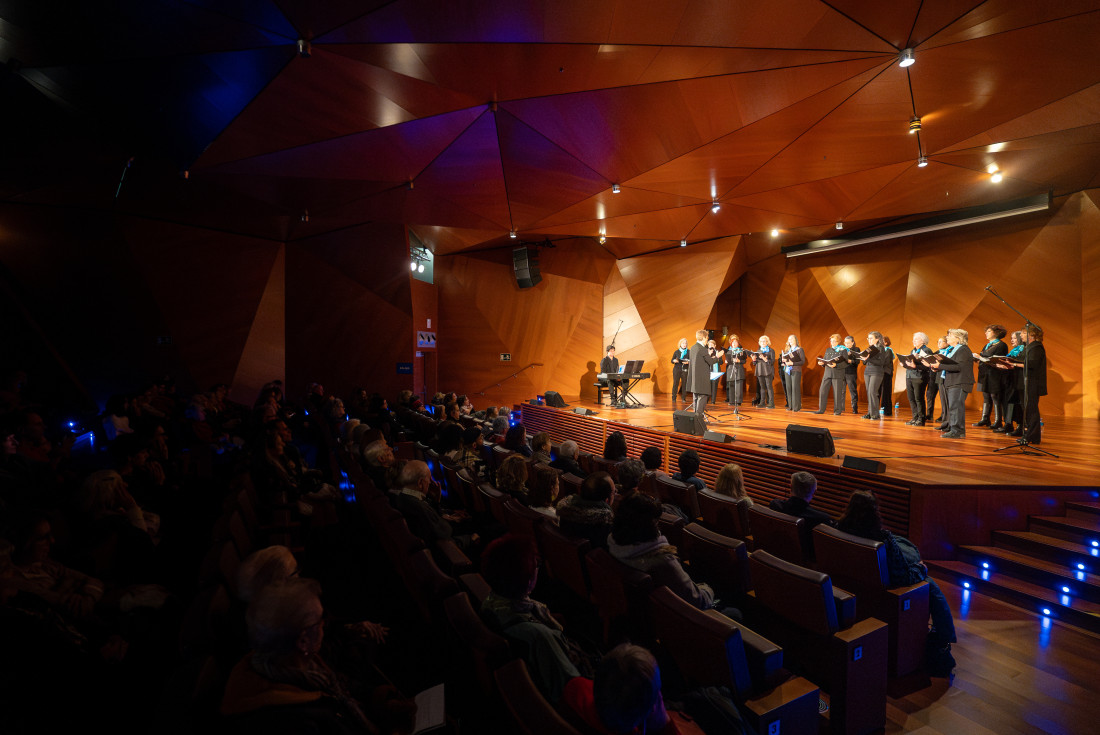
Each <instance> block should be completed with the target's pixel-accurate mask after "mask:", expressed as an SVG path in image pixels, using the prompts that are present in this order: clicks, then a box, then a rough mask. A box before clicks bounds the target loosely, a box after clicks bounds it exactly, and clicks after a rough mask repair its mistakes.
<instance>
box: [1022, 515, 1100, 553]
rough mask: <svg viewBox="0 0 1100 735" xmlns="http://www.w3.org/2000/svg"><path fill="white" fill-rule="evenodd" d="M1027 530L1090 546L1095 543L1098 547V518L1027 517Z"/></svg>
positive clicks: (1099, 535) (1099, 545) (1099, 539)
mask: <svg viewBox="0 0 1100 735" xmlns="http://www.w3.org/2000/svg"><path fill="white" fill-rule="evenodd" d="M1027 527H1028V530H1030V531H1035V532H1036V533H1045V534H1047V535H1050V536H1057V537H1058V538H1060V539H1065V540H1066V541H1073V542H1075V543H1078V544H1083V545H1085V546H1091V545H1092V542H1093V541H1095V542H1096V543H1097V546H1098V547H1100V516H1097V517H1095V518H1070V517H1067V516H1029V517H1028V523H1027Z"/></svg>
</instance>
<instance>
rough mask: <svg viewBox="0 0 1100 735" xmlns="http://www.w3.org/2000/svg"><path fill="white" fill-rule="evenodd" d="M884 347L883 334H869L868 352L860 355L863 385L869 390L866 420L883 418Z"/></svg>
mask: <svg viewBox="0 0 1100 735" xmlns="http://www.w3.org/2000/svg"><path fill="white" fill-rule="evenodd" d="M883 347H884V345H883V344H882V334H881V333H880V332H870V333H868V334H867V350H866V351H865V352H861V353H859V359H860V360H861V361H862V362H863V383H864V386H865V387H866V388H867V413H866V414H864V416H863V418H865V419H871V420H874V419H879V418H882V416H881V414H880V413H879V411H880V410H881V408H880V407H881V405H882V379H883V376H884V375H885V374H886V351H885V350H884V349H883ZM872 348H873V349H872Z"/></svg>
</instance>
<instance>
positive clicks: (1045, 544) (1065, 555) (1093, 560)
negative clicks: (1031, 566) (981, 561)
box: [992, 531, 1100, 572]
mask: <svg viewBox="0 0 1100 735" xmlns="http://www.w3.org/2000/svg"><path fill="white" fill-rule="evenodd" d="M992 538H993V545H994V546H998V547H1000V548H1002V549H1011V550H1013V551H1018V552H1020V553H1022V554H1027V555H1029V556H1035V557H1038V558H1040V559H1044V560H1046V561H1051V562H1055V563H1058V564H1064V565H1065V566H1067V567H1073V568H1074V569H1075V570H1078V569H1079V570H1081V571H1085V572H1095V571H1100V549H1095V551H1096V552H1097V555H1094V554H1093V553H1092V552H1093V551H1094V549H1093V548H1092V547H1087V546H1085V545H1084V544H1076V543H1073V542H1072V541H1066V540H1065V539H1060V538H1055V537H1054V536H1048V535H1046V534H1043V533H1036V532H1034V531H994V532H993V534H992ZM1078 565H1082V566H1080V567H1079V566H1078Z"/></svg>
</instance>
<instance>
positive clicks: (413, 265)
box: [409, 260, 419, 271]
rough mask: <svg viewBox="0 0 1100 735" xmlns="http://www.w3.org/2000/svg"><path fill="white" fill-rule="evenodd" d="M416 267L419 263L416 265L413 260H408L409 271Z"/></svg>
mask: <svg viewBox="0 0 1100 735" xmlns="http://www.w3.org/2000/svg"><path fill="white" fill-rule="evenodd" d="M417 265H419V263H417V262H416V261H415V260H410V261H409V270H411V271H415V270H416V266H417Z"/></svg>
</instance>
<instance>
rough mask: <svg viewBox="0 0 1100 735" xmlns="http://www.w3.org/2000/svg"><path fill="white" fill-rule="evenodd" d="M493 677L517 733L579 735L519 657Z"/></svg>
mask: <svg viewBox="0 0 1100 735" xmlns="http://www.w3.org/2000/svg"><path fill="white" fill-rule="evenodd" d="M493 676H494V678H495V679H496V682H497V689H498V690H499V691H500V696H501V699H503V700H504V705H505V706H506V707H507V708H508V711H509V712H511V713H512V719H514V720H515V721H516V725H517V726H518V732H521V733H523V735H580V732H579V731H578V730H577V729H576V728H574V727H573V726H572V725H570V724H569V723H568V722H566V721H565V720H564V719H562V716H561V715H559V714H558V712H557V710H556V709H554V707H553V705H551V704H550V703H549V702H548V701H546V698H545V697H543V696H542V693H541V692H540V691H539V690H538V687H536V686H535V682H534V681H533V680H532V679H531V674H530V672H529V671H528V670H527V664H525V663H524V662H523V660H522V659H516V660H514V661H510V662H508V663H506V664H505V665H504V666H502V667H500V668H499V669H497V670H496V672H495V673H494V674H493Z"/></svg>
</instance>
